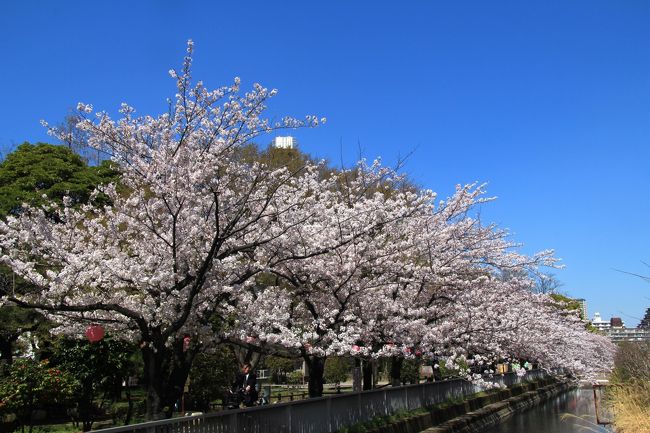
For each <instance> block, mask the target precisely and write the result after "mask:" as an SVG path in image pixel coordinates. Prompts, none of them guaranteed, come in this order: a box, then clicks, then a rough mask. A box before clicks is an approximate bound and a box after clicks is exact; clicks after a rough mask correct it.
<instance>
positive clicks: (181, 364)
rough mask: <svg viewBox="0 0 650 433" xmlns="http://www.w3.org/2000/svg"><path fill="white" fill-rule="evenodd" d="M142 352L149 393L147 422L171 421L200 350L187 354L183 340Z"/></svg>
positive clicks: (150, 345)
mask: <svg viewBox="0 0 650 433" xmlns="http://www.w3.org/2000/svg"><path fill="white" fill-rule="evenodd" d="M141 351H142V359H143V361H144V379H145V386H146V390H147V400H146V418H147V420H158V419H163V418H171V416H172V413H173V411H174V404H175V403H176V402H177V401H179V400H180V398H181V397H182V395H183V389H184V387H185V382H186V381H187V377H188V375H189V372H190V368H191V366H192V361H193V360H194V355H196V352H197V348H190V349H189V350H187V351H183V340H182V338H181V339H179V340H178V341H176V342H175V343H174V344H173V346H172V347H166V346H165V344H164V343H162V342H152V343H148V344H142V347H141Z"/></svg>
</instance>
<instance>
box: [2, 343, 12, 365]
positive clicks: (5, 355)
mask: <svg viewBox="0 0 650 433" xmlns="http://www.w3.org/2000/svg"><path fill="white" fill-rule="evenodd" d="M13 360H14V357H13V342H12V340H11V339H4V338H0V361H4V362H6V363H7V365H11V363H12V362H13Z"/></svg>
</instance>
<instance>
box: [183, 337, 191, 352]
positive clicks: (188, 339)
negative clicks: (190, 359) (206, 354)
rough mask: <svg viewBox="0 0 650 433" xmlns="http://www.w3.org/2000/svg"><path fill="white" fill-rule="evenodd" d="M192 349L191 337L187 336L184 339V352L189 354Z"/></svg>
mask: <svg viewBox="0 0 650 433" xmlns="http://www.w3.org/2000/svg"><path fill="white" fill-rule="evenodd" d="M189 348H190V336H189V335H186V336H185V337H183V352H187V350H188V349H189Z"/></svg>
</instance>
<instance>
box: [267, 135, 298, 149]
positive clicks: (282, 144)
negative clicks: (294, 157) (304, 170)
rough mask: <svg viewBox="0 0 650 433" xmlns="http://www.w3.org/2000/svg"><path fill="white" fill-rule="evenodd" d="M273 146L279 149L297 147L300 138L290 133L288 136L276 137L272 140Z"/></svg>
mask: <svg viewBox="0 0 650 433" xmlns="http://www.w3.org/2000/svg"><path fill="white" fill-rule="evenodd" d="M271 146H273V147H277V148H279V149H295V148H297V147H298V140H296V138H295V137H292V136H290V135H288V136H286V137H275V138H274V139H273V141H272V142H271Z"/></svg>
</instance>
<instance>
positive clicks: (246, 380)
mask: <svg viewBox="0 0 650 433" xmlns="http://www.w3.org/2000/svg"><path fill="white" fill-rule="evenodd" d="M231 392H232V393H233V394H237V395H238V396H239V400H240V401H241V402H243V403H244V406H253V405H254V404H255V402H256V401H257V376H255V373H253V372H252V371H251V365H250V364H249V363H246V364H244V366H243V367H242V372H241V374H239V375H237V379H236V380H235V382H234V383H233V384H232V389H231Z"/></svg>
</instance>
